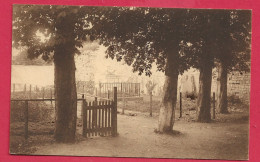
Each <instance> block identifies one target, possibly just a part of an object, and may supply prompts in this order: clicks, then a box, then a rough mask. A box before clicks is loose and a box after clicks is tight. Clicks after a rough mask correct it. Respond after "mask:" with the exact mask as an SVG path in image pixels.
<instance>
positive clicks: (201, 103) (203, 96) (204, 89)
mask: <svg viewBox="0 0 260 162" xmlns="http://www.w3.org/2000/svg"><path fill="white" fill-rule="evenodd" d="M211 81H212V63H211V58H210V56H209V55H208V54H207V55H206V56H204V58H203V59H202V66H201V68H200V76H199V93H198V103H197V104H198V106H197V113H198V114H197V120H198V121H199V122H210V121H211V115H210V101H211V96H210V95H211Z"/></svg>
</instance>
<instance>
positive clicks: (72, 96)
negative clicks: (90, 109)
mask: <svg viewBox="0 0 260 162" xmlns="http://www.w3.org/2000/svg"><path fill="white" fill-rule="evenodd" d="M71 46H72V45H70V44H67V45H66V46H60V47H57V48H56V50H55V53H54V65H55V80H54V85H55V99H56V114H55V134H54V138H55V140H56V141H57V142H65V143H66V142H74V140H75V132H76V119H77V113H76V112H77V92H76V83H75V69H76V68H75V62H74V53H73V50H72V49H73V47H71Z"/></svg>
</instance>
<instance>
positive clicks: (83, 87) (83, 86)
mask: <svg viewBox="0 0 260 162" xmlns="http://www.w3.org/2000/svg"><path fill="white" fill-rule="evenodd" d="M83 93H85V88H84V85H83Z"/></svg>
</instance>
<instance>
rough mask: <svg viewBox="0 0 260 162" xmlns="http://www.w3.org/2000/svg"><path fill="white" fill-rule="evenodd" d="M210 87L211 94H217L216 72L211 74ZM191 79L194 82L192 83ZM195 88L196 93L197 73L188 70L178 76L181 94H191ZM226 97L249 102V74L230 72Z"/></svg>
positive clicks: (197, 87) (197, 86)
mask: <svg viewBox="0 0 260 162" xmlns="http://www.w3.org/2000/svg"><path fill="white" fill-rule="evenodd" d="M212 73H213V74H212V87H211V92H212V93H213V92H217V71H216V69H214V70H213V72H212ZM192 78H194V80H195V84H194V82H193V83H192V80H193V79H192ZM194 86H195V87H196V88H195V89H196V91H197V92H198V90H199V71H198V70H194V69H190V70H188V71H186V72H184V74H183V75H181V76H179V88H178V90H179V91H181V92H182V93H183V94H185V93H191V92H192V89H194V88H192V87H194ZM227 91H228V96H233V97H236V98H239V99H241V100H243V101H249V99H250V73H240V72H232V73H231V74H228V89H227Z"/></svg>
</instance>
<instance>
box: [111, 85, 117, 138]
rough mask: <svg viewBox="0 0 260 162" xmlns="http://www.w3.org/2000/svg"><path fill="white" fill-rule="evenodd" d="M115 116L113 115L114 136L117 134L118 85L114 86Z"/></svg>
mask: <svg viewBox="0 0 260 162" xmlns="http://www.w3.org/2000/svg"><path fill="white" fill-rule="evenodd" d="M112 110H113V117H112V122H113V123H112V126H113V131H112V136H117V87H114V107H113V109H112Z"/></svg>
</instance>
